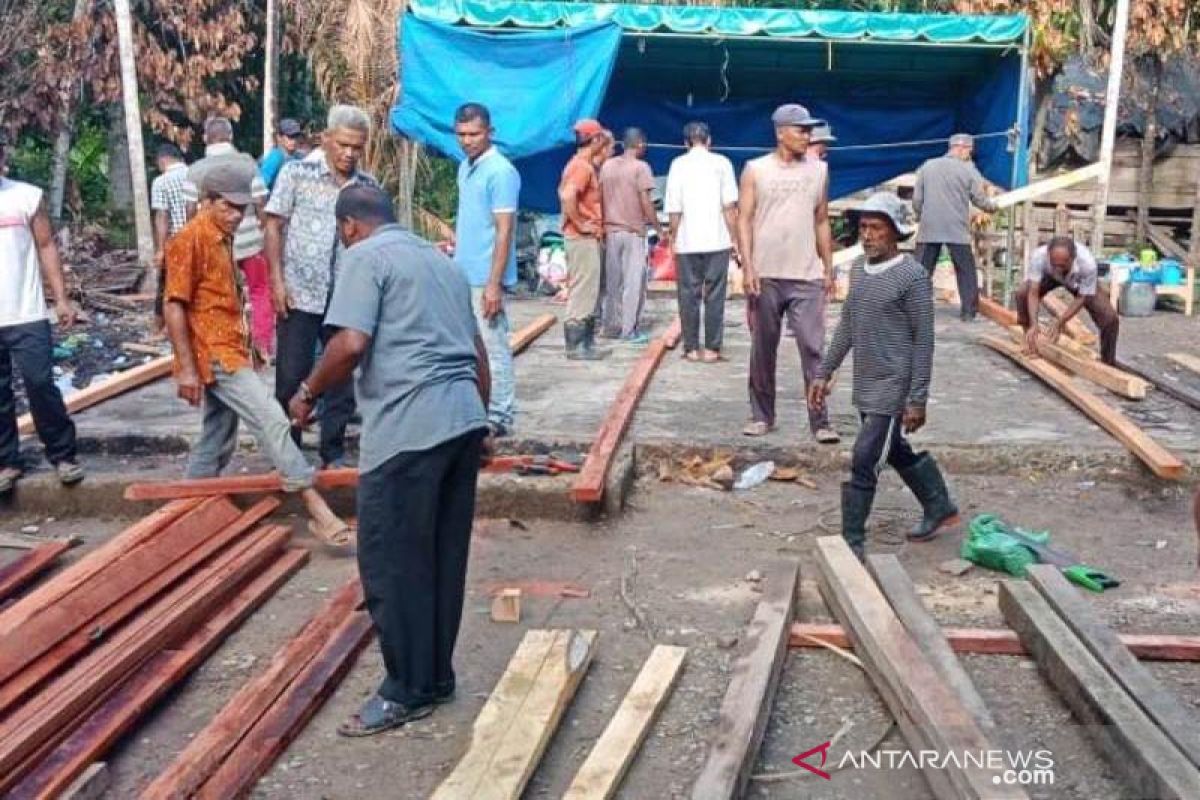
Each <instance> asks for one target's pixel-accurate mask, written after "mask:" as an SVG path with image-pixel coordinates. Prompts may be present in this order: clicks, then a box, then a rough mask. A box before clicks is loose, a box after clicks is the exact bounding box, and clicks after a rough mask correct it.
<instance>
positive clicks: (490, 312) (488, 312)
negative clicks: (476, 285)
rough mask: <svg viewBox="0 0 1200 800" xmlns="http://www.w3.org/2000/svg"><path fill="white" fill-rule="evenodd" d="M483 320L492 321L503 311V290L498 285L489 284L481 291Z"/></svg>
mask: <svg viewBox="0 0 1200 800" xmlns="http://www.w3.org/2000/svg"><path fill="white" fill-rule="evenodd" d="M482 310H483V318H484V319H488V320H490V319H492V318H494V317H496V316H498V315H499V314H501V313H502V312H503V311H504V290H503V289H501V288H500V284H498V283H489V284H488V285H487V286H485V287H484V289H483V309H482Z"/></svg>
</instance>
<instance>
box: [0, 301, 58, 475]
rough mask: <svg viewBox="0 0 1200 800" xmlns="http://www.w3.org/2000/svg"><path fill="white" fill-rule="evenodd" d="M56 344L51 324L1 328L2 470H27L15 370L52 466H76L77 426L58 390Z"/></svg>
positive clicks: (0, 429) (30, 324)
mask: <svg viewBox="0 0 1200 800" xmlns="http://www.w3.org/2000/svg"><path fill="white" fill-rule="evenodd" d="M53 349H54V348H53V344H52V341H51V338H50V323H49V322H48V321H46V320H42V321H39V322H27V323H24V324H22V325H7V326H4V327H0V468H4V467H16V468H18V469H21V468H22V464H21V452H20V448H19V446H18V438H19V437H18V435H17V399H16V394H15V393H14V391H13V366H14V365H15V366H16V369H17V371H18V372H19V373H20V375H21V381H22V383H23V384H24V385H25V396H26V399H27V400H28V401H29V411H30V413H31V414H32V415H33V424H34V427H35V428H37V434H38V438H40V439H41V440H42V444H43V445H45V447H46V458H47V459H48V460H49V461H50V463H51V464H57V463H59V462H60V461H74V460H75V423H74V422H72V421H71V417H70V416H69V415H68V414H67V407H66V405H64V404H63V398H62V393H61V392H59V391H58V387H57V386H55V385H54V358H53V355H52V353H53Z"/></svg>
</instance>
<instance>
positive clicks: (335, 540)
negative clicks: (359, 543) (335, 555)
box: [308, 520, 354, 550]
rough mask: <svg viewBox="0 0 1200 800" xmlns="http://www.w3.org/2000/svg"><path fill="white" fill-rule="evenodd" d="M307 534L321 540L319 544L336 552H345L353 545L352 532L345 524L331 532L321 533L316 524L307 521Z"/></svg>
mask: <svg viewBox="0 0 1200 800" xmlns="http://www.w3.org/2000/svg"><path fill="white" fill-rule="evenodd" d="M308 532H309V533H311V534H312V535H313V536H315V537H317V538H318V539H320V540H321V543H322V544H324V545H327V546H328V547H333V548H336V549H338V550H345V549H346V548H347V547H349V546H350V545H352V544H353V543H354V532H353V530H351V528H350V526H349V525H347V524H346V523H344V522H343V523H342V525H341V527H340V528H334V529H333V530H332V531H322V530H321V529H320V528H319V527H318V526H317V523H316V522H313V521H311V520H310V521H309V523H308Z"/></svg>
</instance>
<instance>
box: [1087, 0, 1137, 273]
mask: <svg viewBox="0 0 1200 800" xmlns="http://www.w3.org/2000/svg"><path fill="white" fill-rule="evenodd" d="M1128 29H1129V0H1117V11H1116V17H1115V20H1114V23H1113V38H1112V52H1111V53H1110V55H1109V59H1108V92H1107V94H1106V95H1105V97H1104V128H1103V130H1102V132H1101V134H1100V163H1102V164H1103V165H1104V171H1103V172H1101V173H1100V178H1099V182H1098V183H1097V184H1096V199H1095V205H1094V206H1093V207H1092V252H1093V253H1094V254H1095V255H1096V256H1097V257H1099V256H1100V253H1101V251H1102V250H1103V248H1104V222H1105V219H1106V218H1107V217H1108V183H1109V179H1110V178H1111V176H1112V161H1113V149H1114V147H1115V146H1116V142H1117V111H1118V107H1119V106H1120V104H1121V73H1122V72H1124V68H1125V33H1126V31H1127V30H1128Z"/></svg>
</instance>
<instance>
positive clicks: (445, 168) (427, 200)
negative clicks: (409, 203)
mask: <svg viewBox="0 0 1200 800" xmlns="http://www.w3.org/2000/svg"><path fill="white" fill-rule="evenodd" d="M456 169H457V165H456V164H455V163H454V161H453V160H451V159H449V158H441V157H439V156H429V157H427V158H425V159H423V163H422V164H421V169H419V170H418V172H417V179H416V182H415V184H414V187H413V205H414V206H415V207H416V208H423V209H425V210H426V211H428V212H430V213H431V214H436V215H437V216H438V217H439V218H440V219H442V220H444V221H445V222H448V223H450V224H452V225H453V224H454V217H455V214H456V213H457V203H458V186H457V185H456V177H455V172H456Z"/></svg>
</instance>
